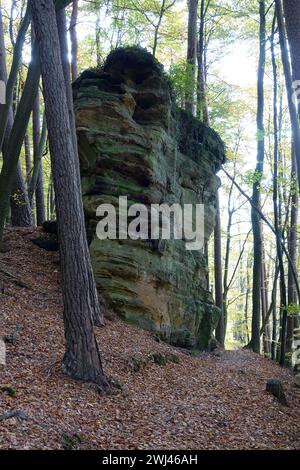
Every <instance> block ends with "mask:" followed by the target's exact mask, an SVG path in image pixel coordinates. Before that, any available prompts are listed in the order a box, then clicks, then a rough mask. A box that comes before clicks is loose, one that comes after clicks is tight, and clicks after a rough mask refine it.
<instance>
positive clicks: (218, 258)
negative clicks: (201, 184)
mask: <svg viewBox="0 0 300 470" xmlns="http://www.w3.org/2000/svg"><path fill="white" fill-rule="evenodd" d="M216 209H217V215H216V225H215V229H214V265H215V298H216V306H217V307H219V309H220V311H221V316H220V319H219V323H218V326H217V329H216V339H217V341H218V342H219V343H220V345H221V346H222V347H224V343H225V321H224V309H223V285H222V243H221V242H222V233H221V217H220V207H219V194H217V201H216Z"/></svg>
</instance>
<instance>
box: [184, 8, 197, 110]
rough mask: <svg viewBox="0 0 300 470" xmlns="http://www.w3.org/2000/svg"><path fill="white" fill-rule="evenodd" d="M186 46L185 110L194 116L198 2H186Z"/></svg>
mask: <svg viewBox="0 0 300 470" xmlns="http://www.w3.org/2000/svg"><path fill="white" fill-rule="evenodd" d="M188 7H189V18H188V45H187V65H188V67H187V90H186V99H185V109H186V110H187V111H190V112H191V113H192V114H195V96H194V95H195V93H194V88H195V78H196V61H197V18H198V0H188Z"/></svg>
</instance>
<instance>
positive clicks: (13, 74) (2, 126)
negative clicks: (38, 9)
mask: <svg viewBox="0 0 300 470" xmlns="http://www.w3.org/2000/svg"><path fill="white" fill-rule="evenodd" d="M0 10H2V9H1V8H0ZM0 23H1V24H2V21H1V22H0ZM29 24H30V6H29V3H28V5H27V10H26V13H25V16H24V18H23V20H22V23H21V26H20V29H19V32H18V36H17V39H16V41H15V46H14V53H13V60H12V65H11V69H10V74H9V77H8V80H7V86H6V103H5V104H4V105H3V106H2V109H1V114H0V150H1V148H2V145H3V141H4V138H5V135H6V126H7V123H8V119H9V114H10V112H11V109H12V105H13V96H14V91H15V85H16V81H17V77H18V72H19V67H20V63H21V58H22V50H23V46H24V42H25V35H26V32H27V30H28V27H29ZM3 51H4V52H5V49H3ZM4 52H3V53H4ZM3 53H2V54H3ZM0 59H1V57H0ZM1 69H2V67H0V70H1ZM2 70H3V69H2ZM0 238H1V237H0Z"/></svg>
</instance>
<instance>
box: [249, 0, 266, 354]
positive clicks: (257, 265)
mask: <svg viewBox="0 0 300 470" xmlns="http://www.w3.org/2000/svg"><path fill="white" fill-rule="evenodd" d="M259 16H260V28H259V64H258V79H257V96H258V98H257V162H256V169H255V181H254V184H253V192H252V202H253V205H254V206H256V207H259V206H260V181H261V177H262V174H263V167H264V153H265V150H264V149H265V137H264V132H265V131H264V74H265V61H266V51H265V47H266V45H265V42H266V18H265V2H264V0H260V1H259ZM251 220H252V229H253V285H252V327H251V340H250V347H251V348H252V350H253V351H254V352H256V353H260V322H261V295H260V291H261V269H262V268H261V266H262V265H261V263H262V232H261V220H260V217H259V214H258V212H257V211H256V210H255V209H253V206H252V208H251Z"/></svg>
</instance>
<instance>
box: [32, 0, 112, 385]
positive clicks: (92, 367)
mask: <svg viewBox="0 0 300 470" xmlns="http://www.w3.org/2000/svg"><path fill="white" fill-rule="evenodd" d="M31 5H32V16H33V22H34V27H35V33H36V38H37V41H38V44H39V53H40V63H41V71H42V78H43V90H44V99H45V112H46V118H47V125H48V134H49V144H50V152H51V166H52V174H53V181H54V187H55V198H56V212H57V224H58V238H59V244H60V255H61V272H62V290H63V301H64V324H65V338H66V352H65V356H64V359H63V364H64V368H65V370H66V372H67V373H68V374H69V375H71V376H72V377H74V378H76V379H81V380H84V381H91V382H95V383H97V384H98V385H99V386H100V387H102V388H107V387H108V383H107V380H106V378H105V376H104V374H103V370H102V364H101V358H100V353H99V350H98V346H97V342H96V338H95V334H94V330H93V320H92V319H93V317H94V316H95V312H96V316H98V315H99V313H98V312H99V308H100V307H99V303H98V302H97V300H96V299H97V293H96V287H95V283H94V279H93V272H92V268H91V262H90V256H89V251H88V245H87V240H86V233H85V226H84V213H83V204H82V195H81V190H80V188H81V183H80V177H79V161H78V158H77V155H76V150H75V148H74V141H73V134H75V129H72V128H71V125H70V120H69V119H66V118H65V117H66V116H68V115H69V109H68V103H67V94H66V82H65V78H64V74H63V68H62V60H61V52H60V43H59V36H58V28H57V23H56V15H55V9H54V5H53V3H52V2H49V0H31ZM91 286H93V290H92V291H91Z"/></svg>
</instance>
